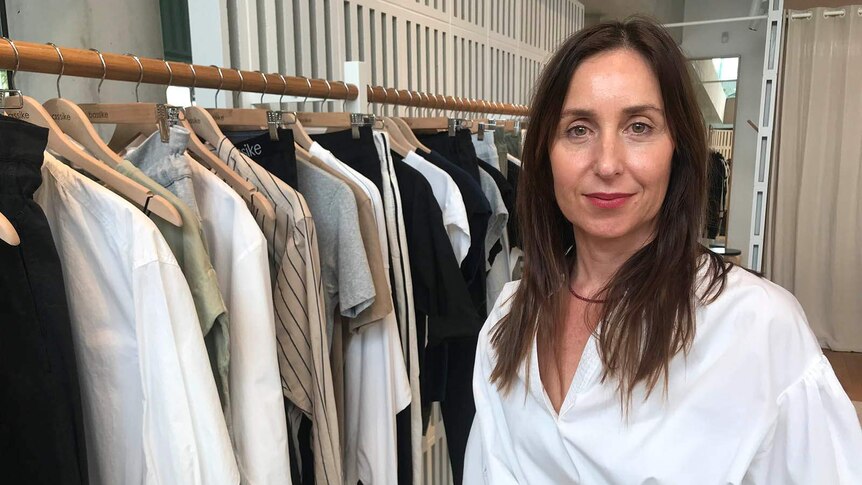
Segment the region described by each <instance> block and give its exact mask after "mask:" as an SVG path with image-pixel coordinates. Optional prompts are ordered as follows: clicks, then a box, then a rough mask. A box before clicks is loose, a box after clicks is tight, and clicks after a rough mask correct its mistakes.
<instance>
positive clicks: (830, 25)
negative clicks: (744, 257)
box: [765, 5, 862, 352]
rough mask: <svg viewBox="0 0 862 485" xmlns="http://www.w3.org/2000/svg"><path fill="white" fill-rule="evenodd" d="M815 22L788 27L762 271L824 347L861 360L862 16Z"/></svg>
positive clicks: (818, 15) (856, 12)
mask: <svg viewBox="0 0 862 485" xmlns="http://www.w3.org/2000/svg"><path fill="white" fill-rule="evenodd" d="M836 10H843V11H844V14H843V15H841V16H826V15H824V14H825V13H826V12H834V11H836ZM810 12H811V13H812V15H811V17H810V18H808V19H790V20H788V21H787V24H786V25H787V30H786V32H787V36H786V41H787V44H786V46H785V54H784V56H785V57H784V62H783V64H784V67H783V69H784V71H783V92H782V93H781V105H780V110H779V111H778V118H779V119H778V120H777V125H776V126H778V127H779V130H780V133H778V136H776V140H777V142H776V143H777V145H778V146H777V147H776V152H775V153H776V154H777V159H776V160H775V161H774V163H773V168H772V170H773V173H772V174H771V177H770V180H771V181H772V183H771V185H772V186H771V187H770V189H771V190H770V192H771V197H773V199H772V201H771V203H770V204H769V205H770V218H769V227H768V229H767V231H768V232H767V234H766V235H767V238H766V239H767V247H766V258H767V261H766V265H765V268H766V270H767V272H768V273H767V276H768V277H770V278H771V279H772V280H773V281H775V282H776V283H778V284H780V285H781V286H783V287H785V288H787V289H788V290H790V291H791V292H793V293H794V294H795V295H796V297H797V298H798V299H799V301H800V303H801V304H802V306H803V307H804V309H805V312H806V314H807V315H808V319H809V321H810V323H811V327H812V328H813V329H814V332H815V333H816V335H817V338H818V339H819V340H820V343H821V345H822V346H823V347H827V348H830V349H833V350H840V351H855V352H862V7H860V6H858V5H857V6H848V7H843V8H842V9H834V8H833V9H828V8H817V9H813V10H811V11H810ZM791 13H797V12H791Z"/></svg>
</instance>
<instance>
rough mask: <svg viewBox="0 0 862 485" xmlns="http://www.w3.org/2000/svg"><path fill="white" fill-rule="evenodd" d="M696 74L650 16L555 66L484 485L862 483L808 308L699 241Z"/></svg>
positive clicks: (856, 431)
mask: <svg viewBox="0 0 862 485" xmlns="http://www.w3.org/2000/svg"><path fill="white" fill-rule="evenodd" d="M686 64H687V62H686V59H685V57H684V56H683V54H682V52H681V51H680V49H679V47H678V46H677V45H676V43H675V42H674V40H673V39H672V38H671V37H670V35H669V34H668V33H667V32H666V31H664V30H663V29H662V28H661V27H659V26H657V25H655V24H654V23H651V22H650V21H647V20H642V19H637V18H635V19H633V20H629V21H626V22H624V23H617V22H614V23H605V24H601V25H597V26H595V27H591V28H588V29H585V30H582V31H580V32H578V33H577V34H575V35H574V36H573V37H572V38H570V39H569V40H568V41H567V42H566V43H565V44H563V45H562V47H561V48H560V49H559V51H558V52H557V53H556V54H555V56H554V57H553V58H552V59H551V60H550V62H549V63H548V67H547V68H546V69H545V72H544V73H543V74H542V77H541V79H540V80H539V83H538V85H537V88H536V94H535V99H534V101H533V104H532V108H531V109H532V113H531V123H530V129H529V130H528V132H527V138H526V141H525V146H524V155H523V172H522V174H521V180H520V187H519V199H518V212H519V214H520V217H521V224H522V230H521V232H522V235H523V249H524V260H525V261H524V264H525V265H524V276H523V279H522V280H521V281H520V282H515V283H510V284H509V285H508V286H507V287H506V288H505V289H504V291H503V294H502V295H501V296H500V298H499V300H498V302H497V304H496V306H495V308H494V310H493V311H492V313H491V315H490V316H489V318H488V321H487V322H486V324H485V327H484V328H483V330H482V333H481V335H480V338H479V347H478V351H477V358H476V366H475V371H474V383H473V387H474V394H475V399H476V418H475V421H474V424H473V430H472V432H471V436H470V442H469V445H468V451H467V456H466V465H465V466H466V470H465V483H466V484H469V485H473V484H479V483H488V484H493V485H505V484H514V483H521V484H531V485H533V484H563V483H584V484H604V483H614V484H617V483H618V484H641V483H651V484H659V483H661V484H666V483H669V484H708V483H715V484H739V483H757V484H759V483H778V484H785V483H804V484H843V483H848V484H849V483H854V484H859V483H862V431H860V428H859V422H858V421H857V418H856V415H855V412H854V409H853V406H852V405H851V403H850V401H849V399H848V398H847V395H846V394H845V393H844V391H843V390H842V388H841V386H840V384H839V383H838V381H837V379H836V378H835V374H834V373H833V371H832V368H831V366H830V365H829V362H828V361H827V360H826V358H825V357H824V356H823V354H822V352H821V350H820V348H819V346H818V344H817V341H816V340H815V338H814V336H813V335H812V333H811V331H810V330H809V328H808V324H807V322H806V320H805V315H804V313H803V311H802V309H801V308H800V307H799V304H798V303H797V302H796V299H795V298H794V297H793V296H792V295H790V294H789V293H788V292H786V291H784V290H783V289H781V288H779V287H778V286H776V285H774V284H772V283H770V282H769V281H767V280H765V279H762V278H760V277H758V276H756V275H754V274H751V273H749V272H747V271H745V270H743V269H740V268H738V267H732V266H730V265H728V264H726V263H724V262H722V260H721V259H720V258H719V257H717V256H715V255H713V254H711V253H710V252H709V251H708V250H706V249H704V248H703V247H702V246H701V245H699V244H698V236H699V234H700V233H701V230H702V228H703V220H704V219H703V214H704V210H705V206H706V193H707V170H708V169H707V146H706V140H705V133H706V130H705V127H704V124H703V121H702V118H701V116H700V112H699V108H698V105H697V100H696V97H695V94H694V91H693V84H692V82H691V80H690V78H689V76H688V73H687V69H686ZM572 232H573V235H574V244H571V243H570V242H569V243H567V242H565V241H567V240H571V236H572ZM567 247H570V249H569V250H568V251H567V250H566V248H567Z"/></svg>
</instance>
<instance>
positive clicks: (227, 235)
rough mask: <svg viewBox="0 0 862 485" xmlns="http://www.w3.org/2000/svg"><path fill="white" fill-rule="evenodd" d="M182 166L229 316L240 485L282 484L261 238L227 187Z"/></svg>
mask: <svg viewBox="0 0 862 485" xmlns="http://www.w3.org/2000/svg"><path fill="white" fill-rule="evenodd" d="M189 166H190V167H191V172H192V183H193V186H194V193H195V198H196V200H197V204H198V207H199V210H200V213H201V218H202V220H203V231H204V234H205V236H206V240H207V242H208V246H209V253H210V258H211V260H212V264H213V268H214V269H215V271H216V274H217V277H218V282H219V289H220V290H221V293H222V297H223V298H224V302H225V305H226V306H227V309H228V312H230V318H231V332H230V355H231V360H230V375H229V380H230V388H231V408H232V409H231V411H232V414H233V416H232V423H233V436H234V445H235V447H236V455H237V460H238V462H239V465H240V470H241V471H242V477H243V482H244V483H254V484H261V485H263V484H273V485H275V484H290V462H289V451H288V444H287V443H288V442H287V422H286V420H285V414H284V399H283V397H282V392H281V377H280V374H279V369H278V356H277V354H276V352H277V346H278V342H277V341H276V337H275V316H274V313H273V304H272V283H271V281H272V280H271V278H270V274H269V260H268V259H267V252H266V251H267V246H266V238H265V237H264V235H263V233H262V232H261V230H260V228H259V227H258V225H257V222H255V220H254V217H253V216H252V215H251V212H249V210H248V208H247V207H246V205H245V202H244V201H243V200H242V199H241V198H240V196H239V195H237V194H236V192H234V191H233V189H231V188H230V187H229V186H228V185H227V184H226V183H225V182H223V181H222V180H221V179H220V178H219V177H218V176H217V175H215V174H213V173H211V172H210V171H209V170H207V169H206V168H204V167H203V166H202V165H201V164H199V163H194V162H193V163H190V164H189Z"/></svg>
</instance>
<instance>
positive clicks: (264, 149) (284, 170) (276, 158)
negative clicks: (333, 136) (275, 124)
mask: <svg viewBox="0 0 862 485" xmlns="http://www.w3.org/2000/svg"><path fill="white" fill-rule="evenodd" d="M224 134H225V136H227V138H228V140H230V141H231V143H233V145H234V146H235V147H236V148H237V149H238V150H239V151H241V152H243V153H244V154H245V156H247V157H248V158H251V159H252V160H254V161H255V162H257V164H258V165H260V166H261V167H263V168H265V169H266V171H267V172H269V173H271V174H273V175H275V176H276V177H278V178H279V179H281V181H283V182H284V183H286V184H287V185H290V186H291V187H293V188H294V189H296V190H299V182H298V178H297V174H296V149H295V147H294V145H293V131H291V130H287V129H284V128H279V129H278V141H273V140H270V138H269V132H268V131H262V130H255V131H225V132H224Z"/></svg>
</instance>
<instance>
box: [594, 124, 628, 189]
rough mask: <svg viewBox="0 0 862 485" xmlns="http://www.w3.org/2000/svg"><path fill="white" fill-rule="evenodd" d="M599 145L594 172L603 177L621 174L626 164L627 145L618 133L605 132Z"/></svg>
mask: <svg viewBox="0 0 862 485" xmlns="http://www.w3.org/2000/svg"><path fill="white" fill-rule="evenodd" d="M599 146H600V149H599V153H597V154H596V158H595V161H594V162H593V172H595V174H596V175H598V176H599V177H602V178H608V177H614V176H616V175H619V174H621V173H622V172H623V168H624V166H625V147H624V146H623V141H622V140H620V137H619V136H618V134H617V133H614V132H609V131H606V132H604V134H602V135H601V143H600V145H599Z"/></svg>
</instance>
